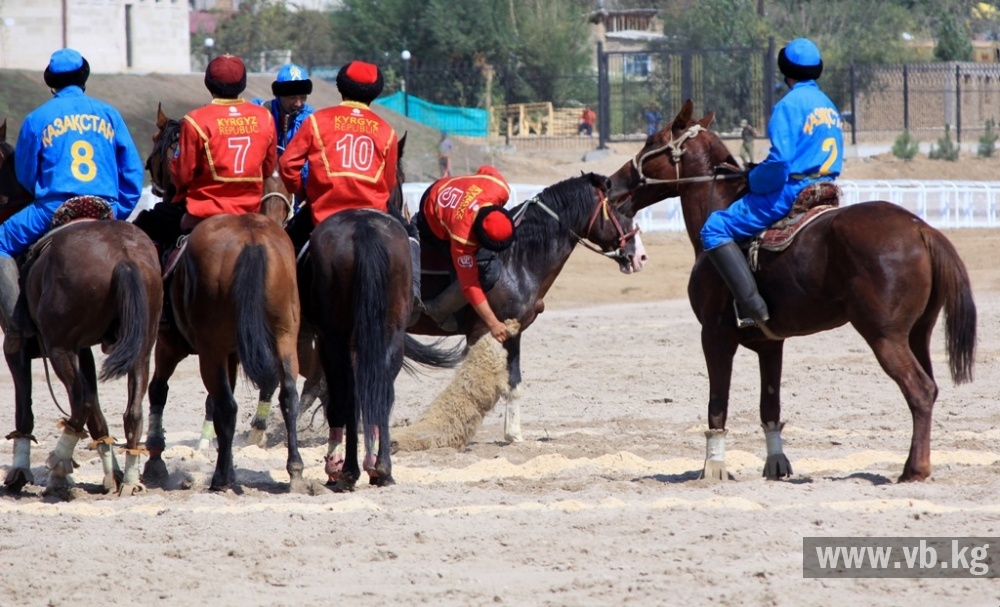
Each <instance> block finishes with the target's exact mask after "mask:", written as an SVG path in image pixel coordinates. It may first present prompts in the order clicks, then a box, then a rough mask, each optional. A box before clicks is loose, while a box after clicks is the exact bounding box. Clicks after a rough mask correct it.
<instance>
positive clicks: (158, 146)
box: [146, 118, 181, 200]
mask: <svg viewBox="0 0 1000 607" xmlns="http://www.w3.org/2000/svg"><path fill="white" fill-rule="evenodd" d="M180 137H181V123H180V121H179V120H176V119H174V118H168V119H166V121H165V122H164V123H163V128H161V129H160V133H159V135H158V136H157V138H156V141H154V142H153V150H152V151H151V152H150V153H149V158H147V159H146V170H147V171H149V177H150V180H151V181H152V183H153V184H154V185H155V186H157V187H159V188H161V189H162V190H163V191H164V196H163V199H164V200H172V199H173V190H174V184H173V180H172V179H171V178H170V170H169V162H170V158H169V150H170V146H171V145H173V144H175V143H177V141H178V140H179V139H180ZM154 159H156V162H155V163H154ZM155 165H159V166H157V167H156V168H155V169H154V166H155ZM154 170H155V171H157V172H154ZM157 173H158V174H157ZM167 192H170V196H169V197H168V196H167V195H166V193H167Z"/></svg>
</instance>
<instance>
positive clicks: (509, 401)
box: [503, 334, 524, 443]
mask: <svg viewBox="0 0 1000 607" xmlns="http://www.w3.org/2000/svg"><path fill="white" fill-rule="evenodd" d="M505 346H506V347H507V371H508V373H509V376H510V381H509V386H510V390H508V391H507V394H506V395H505V396H504V423H503V435H504V439H506V440H507V441H508V442H511V443H520V442H523V441H524V435H523V434H522V433H521V389H520V386H521V335H520V334H517V335H514V336H512V337H510V338H508V339H507V343H506V344H505Z"/></svg>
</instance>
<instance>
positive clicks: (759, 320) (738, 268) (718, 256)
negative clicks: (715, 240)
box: [705, 241, 770, 329]
mask: <svg viewBox="0 0 1000 607" xmlns="http://www.w3.org/2000/svg"><path fill="white" fill-rule="evenodd" d="M705 253H706V254H707V255H708V258H709V259H710V260H711V261H712V264H713V265H715V269H716V270H718V271H719V274H721V275H722V279H723V280H724V281H725V282H726V286H728V287H729V290H730V291H731V292H732V294H733V298H734V299H735V300H736V315H737V318H738V321H739V322H738V324H739V327H740V328H741V329H742V328H745V327H755V326H758V325H762V324H764V323H766V322H767V321H768V319H769V318H770V316H769V315H768V313H767V304H766V303H765V302H764V298H763V297H761V296H760V293H758V292H757V281H756V280H754V277H753V274H752V273H751V272H750V266H749V265H748V264H747V258H746V256H744V255H743V251H742V250H740V247H739V245H737V244H736V243H735V242H733V241H729V242H727V243H725V244H722V245H719V246H717V247H714V248H711V249H708V250H707V251H705ZM747 316H749V318H747Z"/></svg>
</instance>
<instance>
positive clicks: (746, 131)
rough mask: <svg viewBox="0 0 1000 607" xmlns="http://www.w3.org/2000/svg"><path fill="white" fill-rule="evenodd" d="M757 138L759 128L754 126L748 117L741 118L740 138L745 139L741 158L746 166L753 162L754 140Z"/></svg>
mask: <svg viewBox="0 0 1000 607" xmlns="http://www.w3.org/2000/svg"><path fill="white" fill-rule="evenodd" d="M756 138H757V129H755V128H753V125H752V124H750V123H749V122H747V119H746V118H744V119H743V120H740V139H742V140H743V143H742V144H741V145H740V160H742V161H743V165H744V166H746V165H748V164H753V140H754V139H756Z"/></svg>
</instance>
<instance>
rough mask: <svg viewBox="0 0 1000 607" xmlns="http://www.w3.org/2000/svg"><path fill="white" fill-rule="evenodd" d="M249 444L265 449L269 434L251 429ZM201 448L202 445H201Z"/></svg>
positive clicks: (259, 429) (257, 429)
mask: <svg viewBox="0 0 1000 607" xmlns="http://www.w3.org/2000/svg"><path fill="white" fill-rule="evenodd" d="M247 444H248V445H254V446H256V447H264V446H265V445H266V444H267V434H265V433H264V430H263V429H261V428H253V427H252V428H250V433H249V435H247ZM199 446H200V443H199Z"/></svg>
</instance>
